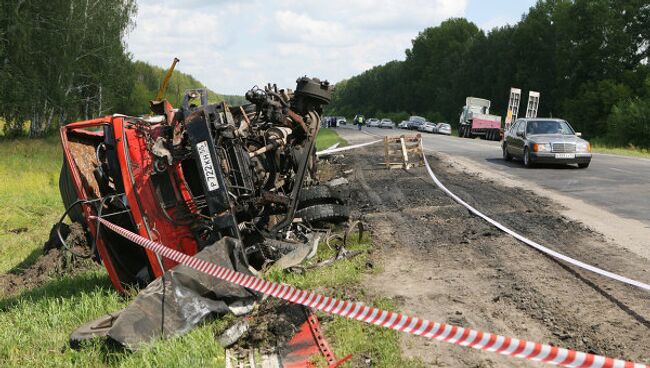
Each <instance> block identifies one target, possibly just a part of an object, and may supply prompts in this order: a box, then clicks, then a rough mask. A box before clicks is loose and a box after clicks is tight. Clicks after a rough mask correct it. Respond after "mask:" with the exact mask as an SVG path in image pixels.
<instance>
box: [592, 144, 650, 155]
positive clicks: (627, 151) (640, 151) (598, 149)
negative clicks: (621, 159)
mask: <svg viewBox="0 0 650 368" xmlns="http://www.w3.org/2000/svg"><path fill="white" fill-rule="evenodd" d="M591 150H592V152H594V153H606V154H610V155H620V156H631V157H642V158H650V150H649V149H645V148H638V147H610V146H606V145H600V144H597V143H594V144H592V146H591Z"/></svg>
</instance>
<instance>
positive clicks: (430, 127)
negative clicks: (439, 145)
mask: <svg viewBox="0 0 650 368" xmlns="http://www.w3.org/2000/svg"><path fill="white" fill-rule="evenodd" d="M436 128H437V126H436V123H432V122H430V121H425V122H424V123H423V124H422V125H420V127H419V128H418V130H419V131H421V132H427V133H435V132H436V130H437V129H436Z"/></svg>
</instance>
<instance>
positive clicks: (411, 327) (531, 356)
mask: <svg viewBox="0 0 650 368" xmlns="http://www.w3.org/2000/svg"><path fill="white" fill-rule="evenodd" d="M95 219H96V218H95ZM99 221H100V222H101V223H102V224H103V225H104V226H106V227H108V228H109V229H111V230H112V231H115V232H116V233H118V234H120V235H121V236H123V237H125V238H127V239H129V240H130V241H132V242H134V243H136V244H138V245H140V246H142V247H144V248H146V249H149V250H151V251H152V252H154V253H156V254H158V255H160V256H162V257H166V258H168V259H171V260H173V261H175V262H178V263H180V264H183V265H185V266H187V267H190V268H193V269H195V270H198V271H200V272H203V273H206V274H208V275H211V276H213V277H216V278H218V279H221V280H224V281H227V282H230V283H234V284H237V285H240V286H243V287H245V288H247V289H251V290H255V291H257V292H260V293H262V294H267V295H271V296H273V297H276V298H279V299H282V300H286V301H289V302H291V303H295V304H300V305H304V306H307V307H310V308H314V309H317V310H320V311H323V312H325V313H329V314H335V315H338V316H342V317H345V318H349V319H354V320H357V321H362V322H366V323H369V324H373V325H377V326H381V327H385V328H390V329H393V330H396V331H401V332H405V333H407V334H411V335H417V336H423V337H427V338H430V339H436V340H439V341H445V342H448V343H451V344H456V345H460V346H464V347H470V348H474V349H479V350H485V351H489V352H493V353H499V354H502V355H507V356H511V357H516V358H522V359H527V360H532V361H538V362H544V363H549V364H553V365H559V366H564V367H585V368H586V367H591V368H603V367H606V368H619V367H620V368H643V367H645V368H650V367H649V366H647V365H644V364H639V363H634V362H625V361H623V360H618V359H612V358H607V357H604V356H599V355H593V354H587V353H583V352H578V351H573V350H568V349H562V348H558V347H555V346H550V345H543V344H538V343H534V342H530V341H524V340H519V339H513V338H510V337H505V336H499V335H494V334H490V333H485V332H481V331H477V330H470V329H467V328H463V327H458V326H454V325H448V324H444V323H438V322H431V321H427V320H424V319H419V318H415V317H409V316H406V315H403V314H400V313H394V312H388V311H384V310H381V309H378V308H372V307H368V306H365V305H363V304H360V303H354V302H349V301H345V300H337V299H334V298H330V297H326V296H322V295H319V294H315V293H312V292H309V291H305V290H299V289H296V288H294V287H292V286H289V285H284V284H278V283H275V282H271V281H266V280H262V279H260V278H257V277H254V276H250V275H246V274H243V273H240V272H236V271H234V270H231V269H228V268H224V267H220V266H217V265H215V264H212V263H210V262H206V261H204V260H201V259H198V258H195V257H192V256H188V255H186V254H183V253H181V252H179V251H176V250H174V249H171V248H168V247H166V246H164V245H162V244H159V243H156V242H154V241H151V240H149V239H146V238H144V237H142V236H140V235H138V234H135V233H133V232H131V231H129V230H126V229H124V228H121V227H119V226H117V225H115V224H113V223H111V222H109V221H107V220H105V219H103V218H100V219H99Z"/></svg>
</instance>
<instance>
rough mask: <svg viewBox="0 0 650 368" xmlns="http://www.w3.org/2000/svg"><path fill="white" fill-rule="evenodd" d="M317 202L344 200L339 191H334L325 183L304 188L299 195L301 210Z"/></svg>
mask: <svg viewBox="0 0 650 368" xmlns="http://www.w3.org/2000/svg"><path fill="white" fill-rule="evenodd" d="M316 204H343V200H342V199H341V197H340V196H339V195H338V194H337V193H334V192H332V190H331V189H330V188H329V187H326V186H324V185H315V186H312V187H307V188H302V189H301V190H300V194H299V195H298V207H297V209H298V210H300V209H303V208H306V207H309V206H313V205H316Z"/></svg>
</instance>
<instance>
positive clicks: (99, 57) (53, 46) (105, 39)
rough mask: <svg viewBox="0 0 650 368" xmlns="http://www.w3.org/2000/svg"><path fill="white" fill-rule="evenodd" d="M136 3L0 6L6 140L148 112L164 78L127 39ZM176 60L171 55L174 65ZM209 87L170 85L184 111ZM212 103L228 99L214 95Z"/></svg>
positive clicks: (54, 1)
mask: <svg viewBox="0 0 650 368" xmlns="http://www.w3.org/2000/svg"><path fill="white" fill-rule="evenodd" d="M136 11H137V6H136V2H135V0H111V1H97V0H6V1H2V3H0V120H1V123H2V125H3V130H4V135H5V136H20V135H29V136H30V137H37V136H41V135H43V134H46V133H47V132H50V131H52V130H54V129H55V128H56V127H58V126H59V125H60V124H65V123H69V122H72V121H76V120H79V119H88V118H93V117H97V116H102V115H107V114H112V113H122V114H142V113H146V112H148V111H147V110H148V101H149V100H151V99H153V98H154V97H155V95H156V92H157V90H158V87H159V86H160V83H161V81H162V78H163V76H164V74H165V70H163V69H162V68H158V67H154V66H151V65H149V64H146V63H143V62H134V61H133V60H132V56H131V55H130V54H129V53H128V51H127V48H126V45H125V42H124V37H125V34H126V33H127V32H128V31H130V30H131V29H132V27H133V26H134V22H133V19H134V17H135V14H136ZM173 56H174V55H170V63H171V59H172V58H173ZM201 86H202V84H201V83H200V82H199V81H197V80H196V79H194V78H193V77H192V76H190V75H187V74H183V73H178V72H176V73H175V74H174V77H173V78H172V80H171V81H170V86H169V89H168V91H169V94H170V95H171V97H170V99H171V102H172V103H174V104H175V106H178V102H179V101H180V99H181V97H180V96H181V95H182V93H183V92H184V90H185V89H188V88H198V87H201ZM210 97H211V99H212V100H217V99H223V98H229V99H230V100H232V101H239V100H240V99H238V98H237V97H236V96H235V97H224V96H220V95H217V94H215V93H213V92H212V93H211V94H210Z"/></svg>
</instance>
